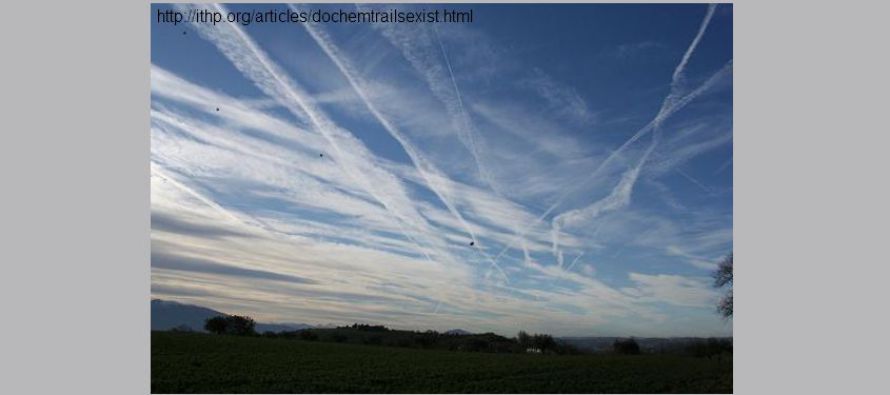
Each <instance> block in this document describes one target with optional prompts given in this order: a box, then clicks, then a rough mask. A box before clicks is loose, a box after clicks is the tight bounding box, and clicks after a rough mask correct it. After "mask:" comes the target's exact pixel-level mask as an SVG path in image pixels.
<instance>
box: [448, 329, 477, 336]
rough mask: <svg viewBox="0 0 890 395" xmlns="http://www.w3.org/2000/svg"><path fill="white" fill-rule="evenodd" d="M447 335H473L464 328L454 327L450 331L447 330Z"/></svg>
mask: <svg viewBox="0 0 890 395" xmlns="http://www.w3.org/2000/svg"><path fill="white" fill-rule="evenodd" d="M445 334H446V335H472V333H471V332H467V331H465V330H463V329H452V330H450V331H445Z"/></svg>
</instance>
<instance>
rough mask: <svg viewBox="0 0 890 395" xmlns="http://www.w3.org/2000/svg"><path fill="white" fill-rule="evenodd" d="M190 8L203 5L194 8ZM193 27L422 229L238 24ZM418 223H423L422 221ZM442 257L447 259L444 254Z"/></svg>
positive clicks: (354, 175) (347, 138)
mask: <svg viewBox="0 0 890 395" xmlns="http://www.w3.org/2000/svg"><path fill="white" fill-rule="evenodd" d="M176 6H177V7H179V8H183V7H185V6H184V5H182V4H177V5H176ZM211 6H212V7H215V8H216V10H217V11H218V12H221V13H223V14H225V13H226V12H227V11H226V9H225V7H224V6H222V5H220V4H213V5H211ZM193 7H202V6H200V5H193ZM194 25H195V27H196V29H197V30H198V32H199V33H200V34H201V35H202V36H203V37H204V38H206V39H208V40H209V41H211V42H212V43H213V44H214V45H216V46H217V48H218V49H219V50H220V51H221V52H222V53H223V55H225V56H226V57H227V58H229V60H230V61H231V62H232V63H233V65H235V67H236V68H238V69H239V70H240V71H241V72H242V73H243V74H244V75H245V76H246V77H248V79H250V80H252V81H253V82H254V83H255V84H256V85H257V87H258V88H260V89H261V90H262V91H264V92H265V93H267V94H269V95H270V96H272V97H273V98H275V99H277V100H278V101H279V102H280V103H281V104H282V105H283V106H284V107H285V108H287V109H288V110H290V111H291V112H292V113H294V114H295V115H297V116H298V117H302V116H304V115H305V116H306V117H308V118H309V121H310V123H311V124H312V125H313V126H314V129H315V130H317V131H318V132H319V133H320V134H321V135H322V136H323V137H324V138H325V140H327V142H328V143H329V144H330V145H331V147H332V148H333V149H334V152H335V154H337V155H338V156H339V157H340V159H341V160H338V161H337V164H338V165H340V167H341V168H342V169H343V171H344V173H346V174H347V176H349V177H350V178H351V179H352V180H353V181H354V182H355V183H356V184H358V185H361V186H362V187H363V189H365V190H366V191H367V192H368V193H369V194H370V195H371V196H372V197H373V198H374V199H375V200H377V201H378V202H379V203H380V204H381V205H383V207H384V208H385V209H386V210H387V211H388V212H390V214H392V215H393V216H394V217H395V218H396V220H397V221H396V222H400V224H401V222H404V223H406V224H414V225H415V226H417V227H422V223H420V224H415V223H414V222H412V221H409V220H408V219H407V218H405V216H404V215H403V214H401V213H400V212H398V210H396V209H394V208H393V205H392V203H391V202H389V200H388V199H386V198H384V197H383V196H382V195H381V193H380V192H379V191H378V190H377V188H376V187H375V186H374V185H373V183H371V182H369V181H368V178H369V177H365V176H364V175H363V174H362V168H363V166H365V165H366V164H360V163H354V162H356V161H359V160H360V159H359V158H357V157H355V156H354V155H351V152H347V150H346V149H344V148H343V147H342V146H341V143H344V144H347V145H351V147H349V148H352V149H357V150H359V152H362V151H361V150H362V146H361V145H360V143H359V142H357V141H355V138H354V137H352V136H351V135H349V134H348V132H346V131H343V130H341V129H340V128H339V127H338V126H336V125H335V124H334V123H333V122H331V121H330V120H329V119H328V118H327V117H326V116H325V115H324V114H323V113H322V112H321V110H319V109H317V108H315V105H314V104H313V103H312V102H311V100H308V99H307V95H306V93H305V92H303V90H302V88H300V87H299V86H298V85H297V84H296V83H295V82H293V81H292V80H290V79H289V78H288V77H287V76H285V75H282V73H281V72H280V70H279V67H278V66H277V65H275V64H274V63H273V62H272V61H271V60H270V59H268V57H267V56H266V54H265V53H264V52H263V51H262V50H260V49H259V48H258V47H257V45H256V44H255V43H254V42H253V40H252V39H251V38H250V37H249V36H247V34H246V33H245V32H243V31H242V29H241V28H240V27H239V26H238V25H236V24H231V23H225V24H222V25H220V26H206V25H205V24H201V23H194ZM226 28H228V29H226ZM232 35H234V36H232ZM294 103H296V105H297V106H298V107H294V106H293V104H294ZM372 170H373V169H372ZM378 175H380V176H381V177H384V179H385V180H389V179H390V178H391V179H393V180H395V177H393V176H392V175H391V174H388V173H386V174H378ZM418 217H419V215H418ZM420 221H421V222H422V219H421V220H420ZM404 235H405V236H406V237H407V238H408V239H409V240H411V241H412V242H414V243H415V245H416V246H417V248H418V249H419V250H420V251H422V252H423V253H424V255H425V256H427V257H428V258H429V255H428V254H426V252H425V249H424V248H423V247H421V246H420V244H419V243H417V241H416V239H414V238H413V237H412V236H411V235H410V232H404ZM428 236H429V235H428ZM442 255H444V256H446V257H447V254H442Z"/></svg>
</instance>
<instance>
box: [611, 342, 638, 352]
mask: <svg viewBox="0 0 890 395" xmlns="http://www.w3.org/2000/svg"><path fill="white" fill-rule="evenodd" d="M612 350H613V351H615V353H616V354H628V355H636V354H639V353H640V345H639V344H637V341H636V340H634V338H630V339H627V340H620V339H615V342H614V343H612Z"/></svg>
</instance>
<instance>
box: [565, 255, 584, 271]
mask: <svg viewBox="0 0 890 395" xmlns="http://www.w3.org/2000/svg"><path fill="white" fill-rule="evenodd" d="M582 256H584V252H583V251H582V252H581V253H580V254H578V256H576V257H575V259H574V260H572V263H571V264H569V267H567V268H566V271H567V272H570V271H572V268H573V267H575V264H576V263H578V260H579V259H581V257H582Z"/></svg>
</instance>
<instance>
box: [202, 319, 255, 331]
mask: <svg viewBox="0 0 890 395" xmlns="http://www.w3.org/2000/svg"><path fill="white" fill-rule="evenodd" d="M255 326H256V323H255V322H254V321H253V318H250V317H247V316H240V315H218V316H216V317H213V318H208V319H207V321H205V322H204V329H206V330H207V331H208V332H210V333H216V334H217V335H222V334H229V335H242V336H243V335H253V334H255V333H256V332H255V331H254V327H255Z"/></svg>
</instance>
